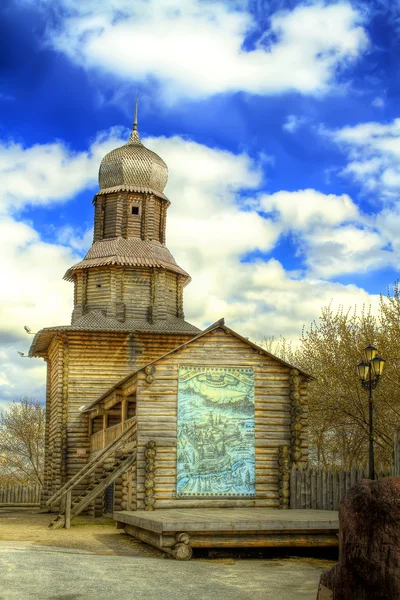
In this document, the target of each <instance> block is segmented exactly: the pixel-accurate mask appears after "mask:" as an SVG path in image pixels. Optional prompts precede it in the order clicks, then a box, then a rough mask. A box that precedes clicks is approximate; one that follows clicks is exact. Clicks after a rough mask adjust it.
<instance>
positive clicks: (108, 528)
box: [0, 508, 165, 558]
mask: <svg viewBox="0 0 400 600" xmlns="http://www.w3.org/2000/svg"><path fill="white" fill-rule="evenodd" d="M54 516H55V515H51V514H48V513H47V514H40V513H39V510H38V509H32V508H29V509H28V508H26V509H20V508H19V509H17V508H0V540H6V541H24V542H33V543H34V544H38V545H41V546H58V547H59V548H71V549H76V550H83V551H86V552H94V553H96V554H104V555H116V556H147V557H152V558H165V555H164V553H163V552H159V551H158V550H156V549H155V548H152V547H151V546H148V545H147V544H143V543H141V542H139V541H137V540H135V539H134V538H133V537H131V536H129V535H127V534H126V533H124V532H123V530H120V529H115V523H114V521H113V520H112V519H106V518H105V517H101V518H97V519H94V518H91V517H76V518H75V519H74V521H73V526H72V527H71V529H68V530H66V529H49V528H48V524H49V523H50V521H51V520H52V519H53V518H54Z"/></svg>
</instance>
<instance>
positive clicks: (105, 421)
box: [103, 412, 108, 448]
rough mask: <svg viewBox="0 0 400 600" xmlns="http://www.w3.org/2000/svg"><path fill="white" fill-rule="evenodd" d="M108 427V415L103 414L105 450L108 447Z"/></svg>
mask: <svg viewBox="0 0 400 600" xmlns="http://www.w3.org/2000/svg"><path fill="white" fill-rule="evenodd" d="M107 427H108V414H107V413H106V412H105V413H104V414H103V448H105V447H106V429H107Z"/></svg>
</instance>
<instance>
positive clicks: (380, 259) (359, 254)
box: [304, 225, 399, 279]
mask: <svg viewBox="0 0 400 600" xmlns="http://www.w3.org/2000/svg"><path fill="white" fill-rule="evenodd" d="M304 244H305V246H306V248H305V253H306V263H307V266H308V268H309V270H310V272H312V273H314V274H316V275H318V276H319V277H324V278H328V279H329V278H332V277H335V276H337V275H344V274H351V273H366V272H368V271H371V270H377V269H380V268H388V267H393V268H397V265H398V262H399V256H398V255H396V254H395V253H393V252H391V251H390V250H386V249H385V248H384V246H385V245H386V244H385V241H384V239H383V237H382V235H381V233H380V232H378V231H374V230H373V229H372V228H362V227H360V226H356V225H345V226H342V227H336V228H324V227H323V228H317V229H316V230H314V231H313V232H311V233H309V234H308V236H307V238H306V240H305V241H304Z"/></svg>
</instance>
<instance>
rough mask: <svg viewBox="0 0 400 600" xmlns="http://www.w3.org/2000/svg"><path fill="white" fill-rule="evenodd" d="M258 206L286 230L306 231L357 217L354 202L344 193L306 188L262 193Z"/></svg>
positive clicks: (356, 208) (357, 213) (338, 223)
mask: <svg viewBox="0 0 400 600" xmlns="http://www.w3.org/2000/svg"><path fill="white" fill-rule="evenodd" d="M260 206H261V208H262V209H263V210H265V211H266V212H267V213H273V214H274V215H275V216H276V218H277V219H278V220H279V222H280V223H281V225H282V227H283V228H284V229H286V230H309V229H311V228H313V227H315V226H317V225H320V224H324V225H331V226H334V225H340V224H342V223H345V222H347V221H351V220H354V219H356V218H358V217H359V211H358V207H357V206H356V204H355V203H354V202H353V200H352V199H351V198H350V196H348V195H347V194H342V195H341V196H336V195H335V194H323V193H322V192H319V191H318V190H314V189H306V190H298V191H295V192H289V191H284V190H282V191H280V192H276V193H275V194H271V195H267V194H264V195H262V196H261V198H260Z"/></svg>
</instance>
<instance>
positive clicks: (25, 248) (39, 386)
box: [0, 216, 78, 404]
mask: <svg viewBox="0 0 400 600" xmlns="http://www.w3.org/2000/svg"><path fill="white" fill-rule="evenodd" d="M0 254H1V261H0V280H1V281H2V282H3V285H2V290H1V298H0V361H1V374H0V404H1V401H3V402H8V401H12V400H13V399H14V400H17V399H18V398H20V397H21V396H23V395H25V394H26V395H28V396H32V397H33V396H36V397H37V398H38V399H39V398H40V399H41V400H42V399H43V389H44V388H43V386H44V377H45V366H44V363H43V362H42V361H38V360H26V359H23V358H20V357H19V355H18V354H17V351H22V352H25V353H27V351H28V349H29V345H30V342H31V341H32V339H31V336H30V335H27V334H26V332H25V331H24V329H23V327H24V325H28V327H30V328H31V329H32V331H33V332H36V331H38V329H40V328H41V327H44V326H50V325H63V324H68V323H69V322H70V317H71V306H72V298H73V294H72V291H73V290H72V286H71V284H69V283H67V282H65V281H63V280H62V276H63V275H64V273H65V271H66V270H67V267H68V266H70V265H71V264H72V263H73V262H75V261H76V260H77V258H78V257H77V256H76V255H74V254H73V252H72V251H71V250H70V249H68V248H66V247H65V246H62V245H60V244H57V243H55V244H49V243H45V242H43V241H42V240H41V239H40V236H39V234H38V232H37V231H35V230H34V229H33V228H32V227H31V226H30V225H27V224H25V223H21V222H17V221H15V220H14V219H12V218H11V217H5V216H3V217H2V218H0Z"/></svg>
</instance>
